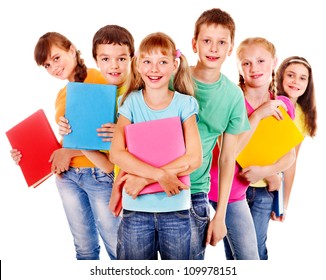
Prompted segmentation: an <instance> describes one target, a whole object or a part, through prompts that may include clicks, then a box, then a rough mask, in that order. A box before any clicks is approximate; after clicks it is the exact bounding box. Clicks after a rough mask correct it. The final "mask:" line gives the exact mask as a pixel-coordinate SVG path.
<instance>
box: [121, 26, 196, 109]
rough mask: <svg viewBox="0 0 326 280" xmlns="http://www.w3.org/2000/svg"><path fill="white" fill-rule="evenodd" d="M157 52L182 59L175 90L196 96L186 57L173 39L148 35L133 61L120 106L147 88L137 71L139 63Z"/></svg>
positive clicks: (175, 77)
mask: <svg viewBox="0 0 326 280" xmlns="http://www.w3.org/2000/svg"><path fill="white" fill-rule="evenodd" d="M156 50H159V51H160V52H161V53H162V54H163V55H172V56H173V57H174V59H177V58H179V59H180V63H179V67H178V70H177V72H176V74H175V76H174V77H173V88H174V89H175V90H176V91H178V92H180V93H183V94H186V95H191V96H194V91H195V90H194V82H193V79H192V77H191V73H190V69H189V66H188V62H187V59H186V57H185V56H184V55H183V54H182V53H181V52H180V51H179V50H177V49H176V46H175V43H174V42H173V40H172V39H171V37H169V36H168V35H166V34H165V33H162V32H156V33H152V34H149V35H147V36H146V37H145V38H144V39H143V40H142V41H141V43H140V45H139V49H138V52H137V53H136V55H135V56H134V57H133V59H132V61H131V73H130V75H129V77H128V80H127V90H126V93H125V94H124V95H123V97H122V98H121V103H120V105H122V104H123V102H124V101H125V100H126V98H127V97H128V96H129V94H130V93H131V92H133V91H135V90H141V89H144V88H145V83H144V81H143V80H142V78H141V75H140V74H139V72H138V71H137V63H138V62H139V58H140V57H141V56H142V55H143V54H148V53H152V52H154V51H156Z"/></svg>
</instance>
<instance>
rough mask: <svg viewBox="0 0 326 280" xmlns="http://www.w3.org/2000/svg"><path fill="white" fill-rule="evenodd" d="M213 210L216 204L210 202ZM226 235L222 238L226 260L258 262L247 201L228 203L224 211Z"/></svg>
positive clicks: (254, 233) (253, 227) (253, 228)
mask: <svg viewBox="0 0 326 280" xmlns="http://www.w3.org/2000/svg"><path fill="white" fill-rule="evenodd" d="M210 203H211V205H212V206H213V208H214V210H216V208H217V203H216V202H214V201H210ZM225 223H226V227H227V230H228V232H227V235H226V237H224V238H223V242H224V250H225V256H226V259H227V260H259V256H258V247H257V239H256V232H255V226H254V222H253V220H252V217H251V213H250V209H249V207H248V203H247V201H246V200H245V199H244V200H240V201H236V202H233V203H229V204H228V206H227V209H226V220H225Z"/></svg>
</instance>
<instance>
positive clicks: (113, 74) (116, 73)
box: [109, 72, 120, 76]
mask: <svg viewBox="0 0 326 280" xmlns="http://www.w3.org/2000/svg"><path fill="white" fill-rule="evenodd" d="M109 75H111V76H119V75H120V73H118V72H113V73H109Z"/></svg>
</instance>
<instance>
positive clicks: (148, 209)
mask: <svg viewBox="0 0 326 280" xmlns="http://www.w3.org/2000/svg"><path fill="white" fill-rule="evenodd" d="M234 36H235V23H234V21H233V19H232V17H231V16H230V15H229V14H228V13H227V12H225V11H222V10H220V9H218V8H214V9H211V10H207V11H204V12H203V13H202V14H201V15H200V17H199V18H198V20H197V21H196V23H195V31H194V37H193V39H192V49H193V51H194V53H196V54H197V57H198V59H197V63H196V64H195V65H194V66H189V65H188V63H187V59H186V57H185V55H184V54H183V53H182V51H180V50H179V49H177V47H176V45H175V43H174V41H173V40H172V38H170V37H169V36H168V35H167V34H165V33H162V32H157V33H152V34H149V35H148V36H146V37H145V38H144V39H143V40H142V41H141V43H140V45H139V48H138V51H137V52H135V49H134V39H133V36H132V35H131V34H130V32H129V31H128V30H126V29H125V28H123V27H121V26H117V25H107V26H104V27H103V28H101V29H99V30H98V31H97V32H96V34H95V35H94V38H93V50H92V52H93V58H94V59H95V61H96V64H97V66H98V68H99V69H100V71H97V70H96V69H89V68H87V67H86V65H85V64H84V62H83V60H82V59H81V57H80V52H79V51H78V50H77V49H76V47H75V46H74V45H73V44H72V43H71V42H70V41H69V40H68V39H67V38H66V37H64V36H63V35H61V34H58V33H55V32H49V33H46V34H44V35H43V36H42V37H41V38H40V39H39V41H38V43H37V45H36V47H35V61H36V63H37V64H38V65H40V66H44V68H45V69H46V70H47V71H48V73H49V74H50V75H52V76H53V77H56V78H59V79H62V80H68V81H70V82H85V83H101V84H113V85H116V86H117V88H118V90H117V91H118V92H117V96H118V99H117V104H118V114H117V123H116V124H114V123H107V124H103V125H102V127H101V128H99V129H98V135H99V137H102V138H103V141H112V145H111V149H110V151H109V152H108V153H105V152H103V151H84V150H83V151H80V150H72V149H66V148H61V149H58V150H56V151H55V152H54V153H53V155H52V156H51V161H52V171H53V172H54V173H55V174H56V184H57V187H58V190H59V194H60V196H61V199H62V203H63V206H64V209H65V213H66V216H67V219H68V223H69V226H70V230H71V233H72V235H73V238H74V244H75V249H76V258H77V259H88V260H90V259H91V260H96V259H99V255H100V246H99V235H100V236H101V238H102V240H103V243H104V245H105V247H106V250H107V252H108V254H109V256H110V258H111V259H119V260H136V259H138V260H154V259H158V258H159V257H160V258H161V259H166V260H185V259H191V260H203V259H204V258H205V248H206V246H207V245H208V244H210V245H213V246H215V245H216V244H217V242H219V241H220V240H222V239H223V242H224V246H225V254H226V258H227V259H233V260H258V259H267V257H268V254H267V248H266V238H267V230H268V223H269V220H270V219H273V220H284V218H285V214H284V215H283V217H281V218H279V217H276V216H275V215H274V214H273V213H272V200H273V193H272V192H271V191H273V190H276V189H278V188H279V187H280V184H281V180H282V177H281V176H280V175H279V174H280V173H284V184H285V208H287V205H288V201H289V196H290V191H291V188H292V184H293V180H294V174H295V161H296V158H297V156H298V152H299V148H300V146H298V147H296V148H295V149H293V150H292V151H291V152H289V153H288V154H286V155H285V156H283V157H282V158H281V159H279V160H278V161H277V162H276V163H275V164H273V165H271V166H250V167H248V168H245V169H241V168H240V166H239V165H238V164H237V163H236V161H235V159H236V156H237V154H238V153H239V152H240V151H241V149H242V148H243V147H244V146H245V145H246V144H247V143H248V141H249V139H250V137H251V136H252V134H253V133H254V131H255V129H256V127H257V125H258V123H259V121H260V120H262V119H264V118H266V117H268V116H274V117H275V118H276V119H278V120H280V119H282V118H283V116H282V113H281V112H280V109H279V107H280V106H281V107H283V108H284V109H285V110H286V111H287V112H288V114H289V115H290V116H291V118H292V119H294V121H295V122H296V123H297V125H298V126H299V127H300V129H301V131H302V133H303V134H304V135H308V136H311V137H312V136H314V135H315V133H316V104H315V99H314V98H315V97H314V85H313V78H312V70H311V66H310V64H309V63H308V62H307V61H306V60H305V59H304V58H302V57H297V56H294V57H290V58H288V59H286V60H285V61H284V62H283V63H282V64H281V66H280V67H279V68H278V70H277V71H276V67H277V57H276V50H275V47H274V45H273V44H272V43H271V42H269V41H268V40H266V39H264V38H258V37H257V38H248V39H246V40H244V41H243V42H241V43H240V45H239V47H238V48H237V53H236V56H237V63H238V71H239V85H236V84H235V83H233V82H232V81H231V80H229V79H228V78H227V77H226V76H225V75H223V74H222V73H221V67H222V65H223V63H224V61H225V60H226V58H227V57H228V56H230V55H231V53H232V51H233V49H234ZM65 100H66V87H65V88H63V89H62V90H61V91H60V92H59V93H58V97H57V100H56V104H55V105H56V122H57V123H58V125H59V132H60V135H65V134H67V133H70V132H71V130H72V129H73V128H71V127H70V125H69V120H67V119H66V118H64V115H65ZM94 113H96V112H94ZM176 116H178V117H180V120H181V122H182V128H183V133H184V140H185V147H186V152H185V154H184V155H183V156H181V157H179V158H177V159H176V160H174V161H172V162H170V163H169V164H167V165H165V166H162V167H160V168H158V167H153V166H151V165H149V164H147V163H145V162H143V161H141V160H139V159H138V158H136V157H134V156H133V155H132V154H131V153H129V152H128V150H127V149H126V140H125V137H124V127H125V126H126V125H129V124H132V123H138V122H144V121H150V120H157V119H162V118H169V117H176ZM285 137H286V136H285ZM11 155H12V158H13V159H14V161H16V163H19V160H20V158H21V156H23V155H21V154H20V152H19V151H17V150H15V149H13V150H12V151H11ZM183 175H190V181H191V184H190V186H187V185H185V184H184V183H182V182H181V181H180V180H179V179H178V177H180V176H183ZM152 182H159V183H160V185H161V187H162V189H163V190H164V192H160V193H155V194H148V195H140V196H138V194H139V192H140V191H141V190H142V189H143V188H144V187H145V186H146V185H148V184H150V183H152ZM121 196H122V202H123V211H122V215H118V214H117V213H118V212H117V211H116V210H117V207H118V204H119V200H120V198H121ZM210 205H212V206H213V208H214V210H215V213H214V215H212V216H213V217H212V218H211V214H210Z"/></svg>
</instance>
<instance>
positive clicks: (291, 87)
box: [289, 86, 300, 90]
mask: <svg viewBox="0 0 326 280" xmlns="http://www.w3.org/2000/svg"><path fill="white" fill-rule="evenodd" d="M289 88H290V89H292V90H300V89H299V88H297V87H294V86H289Z"/></svg>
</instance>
